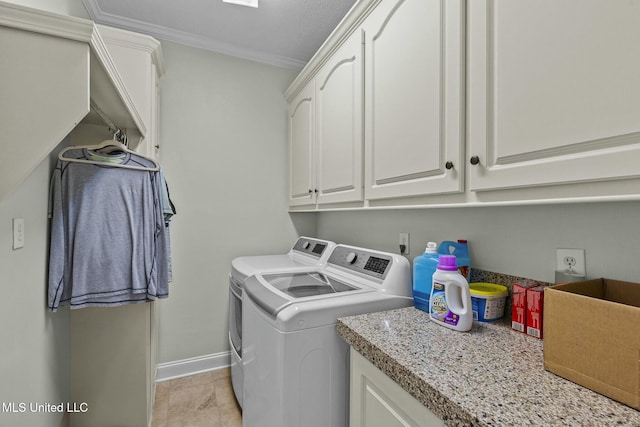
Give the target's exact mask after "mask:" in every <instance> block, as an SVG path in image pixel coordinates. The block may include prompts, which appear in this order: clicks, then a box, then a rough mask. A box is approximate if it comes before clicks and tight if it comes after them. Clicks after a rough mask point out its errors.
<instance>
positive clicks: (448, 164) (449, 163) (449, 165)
mask: <svg viewBox="0 0 640 427" xmlns="http://www.w3.org/2000/svg"><path fill="white" fill-rule="evenodd" d="M444 167H445V168H446V169H447V170H451V169H453V162H447V163H445V164H444Z"/></svg>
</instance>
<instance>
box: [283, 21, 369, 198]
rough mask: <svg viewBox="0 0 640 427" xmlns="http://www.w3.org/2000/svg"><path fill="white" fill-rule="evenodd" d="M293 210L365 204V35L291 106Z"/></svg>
mask: <svg viewBox="0 0 640 427" xmlns="http://www.w3.org/2000/svg"><path fill="white" fill-rule="evenodd" d="M289 144H290V145H289V149H290V154H289V159H290V180H291V182H290V197H289V205H290V206H301V205H315V204H323V203H324V204H326V203H338V202H350V201H362V193H363V192H362V145H363V140H362V35H361V33H360V32H359V31H356V32H355V33H353V34H351V36H349V38H348V39H347V40H346V41H345V42H344V43H343V44H341V45H340V46H339V48H338V49H337V50H336V51H335V52H334V53H333V54H332V55H331V57H329V58H328V60H327V61H326V62H325V63H324V64H323V65H322V67H321V68H320V69H319V70H318V72H317V73H316V74H315V75H314V76H313V78H312V79H311V80H310V81H309V82H308V83H307V84H306V85H305V86H304V87H303V88H302V89H301V90H300V91H299V92H298V94H297V95H295V97H294V98H293V99H292V100H290V101H289Z"/></svg>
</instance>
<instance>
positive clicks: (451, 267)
mask: <svg viewBox="0 0 640 427" xmlns="http://www.w3.org/2000/svg"><path fill="white" fill-rule="evenodd" d="M438 270H443V271H457V270H458V267H456V256H455V255H440V258H439V259H438Z"/></svg>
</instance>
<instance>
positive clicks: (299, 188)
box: [289, 81, 316, 206]
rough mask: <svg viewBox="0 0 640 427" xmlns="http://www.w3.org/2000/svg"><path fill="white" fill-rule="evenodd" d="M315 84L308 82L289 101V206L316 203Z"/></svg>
mask: <svg viewBox="0 0 640 427" xmlns="http://www.w3.org/2000/svg"><path fill="white" fill-rule="evenodd" d="M314 115H315V85H314V81H311V82H310V83H309V84H308V85H307V86H305V87H304V88H303V89H302V90H301V91H300V92H299V93H298V95H296V97H295V98H294V99H293V100H291V101H290V102H289V180H290V185H289V187H290V192H289V205H290V206H297V205H308V204H312V203H315V194H316V192H315V190H316V185H315V171H314V165H313V161H314V157H313V150H314V143H313V141H314V124H315V118H314Z"/></svg>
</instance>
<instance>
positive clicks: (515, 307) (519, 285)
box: [511, 280, 540, 333]
mask: <svg viewBox="0 0 640 427" xmlns="http://www.w3.org/2000/svg"><path fill="white" fill-rule="evenodd" d="M539 285H540V283H538V282H536V281H534V280H521V281H519V282H516V283H514V284H513V290H512V297H511V328H512V329H513V330H516V331H518V332H522V333H526V332H527V289H529V288H533V287H535V286H539Z"/></svg>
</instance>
